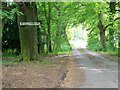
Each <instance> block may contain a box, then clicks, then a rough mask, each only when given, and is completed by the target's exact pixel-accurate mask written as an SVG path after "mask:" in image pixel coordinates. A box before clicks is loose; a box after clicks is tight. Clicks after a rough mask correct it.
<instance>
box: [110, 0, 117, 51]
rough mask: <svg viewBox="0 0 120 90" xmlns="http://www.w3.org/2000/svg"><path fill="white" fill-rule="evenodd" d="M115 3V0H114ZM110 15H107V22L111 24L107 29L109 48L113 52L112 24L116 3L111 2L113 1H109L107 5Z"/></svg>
mask: <svg viewBox="0 0 120 90" xmlns="http://www.w3.org/2000/svg"><path fill="white" fill-rule="evenodd" d="M114 1H115V0H114ZM109 9H110V12H109V13H110V14H109V20H110V23H111V26H110V27H109V48H110V49H112V50H114V48H115V47H114V43H115V42H114V29H113V22H114V16H115V13H116V11H115V10H116V2H113V0H111V1H110V4H109Z"/></svg>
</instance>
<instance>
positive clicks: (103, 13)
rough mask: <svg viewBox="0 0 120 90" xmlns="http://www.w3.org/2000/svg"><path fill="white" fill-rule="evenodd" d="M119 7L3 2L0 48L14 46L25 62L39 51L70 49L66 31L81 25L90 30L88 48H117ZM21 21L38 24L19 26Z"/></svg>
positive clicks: (115, 5)
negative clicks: (0, 43) (36, 23)
mask: <svg viewBox="0 0 120 90" xmlns="http://www.w3.org/2000/svg"><path fill="white" fill-rule="evenodd" d="M119 8H120V3H119V2H12V3H8V2H7V3H5V2H3V3H2V22H3V27H2V28H3V30H2V47H3V48H2V49H3V51H6V50H8V49H12V50H14V49H16V52H17V53H20V52H21V58H22V60H25V61H30V60H34V59H37V58H38V56H39V55H38V54H41V53H49V52H54V53H58V52H60V51H66V50H70V49H71V46H70V44H69V38H68V37H69V35H68V34H67V31H66V30H67V29H68V28H69V27H74V26H78V25H79V24H82V25H83V26H84V27H85V28H87V30H88V31H89V34H88V48H89V49H92V50H96V51H110V50H111V51H117V50H118V48H119V47H120V43H119V35H120V34H119V32H118V24H119V19H120V17H119V16H118V12H120V9H119ZM20 22H40V25H39V26H35V25H34V26H30V25H26V26H21V25H20Z"/></svg>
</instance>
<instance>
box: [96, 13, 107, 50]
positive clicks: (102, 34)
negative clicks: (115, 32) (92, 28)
mask: <svg viewBox="0 0 120 90" xmlns="http://www.w3.org/2000/svg"><path fill="white" fill-rule="evenodd" d="M98 19H99V22H98V29H99V30H100V43H101V49H102V50H103V51H105V50H106V44H105V41H106V40H105V29H104V26H103V24H102V13H101V12H100V13H99V14H98Z"/></svg>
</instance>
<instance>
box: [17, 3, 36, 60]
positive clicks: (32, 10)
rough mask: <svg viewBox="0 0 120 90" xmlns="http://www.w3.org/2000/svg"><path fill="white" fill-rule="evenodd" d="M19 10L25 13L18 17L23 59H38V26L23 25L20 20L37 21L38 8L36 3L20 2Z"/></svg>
mask: <svg viewBox="0 0 120 90" xmlns="http://www.w3.org/2000/svg"><path fill="white" fill-rule="evenodd" d="M17 5H18V10H19V11H20V12H22V13H23V14H24V15H21V16H19V17H18V24H19V36H20V44H21V58H22V60H23V61H32V60H36V59H38V47H37V42H38V41H37V26H36V25H25V26H21V25H20V22H36V21H37V8H36V3H35V2H32V3H29V2H18V3H17Z"/></svg>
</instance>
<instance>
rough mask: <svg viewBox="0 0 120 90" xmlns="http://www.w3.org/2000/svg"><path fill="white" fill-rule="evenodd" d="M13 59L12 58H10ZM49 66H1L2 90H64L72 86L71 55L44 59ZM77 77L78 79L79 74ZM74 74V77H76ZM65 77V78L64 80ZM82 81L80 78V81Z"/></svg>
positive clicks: (33, 64)
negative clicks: (39, 89) (54, 89)
mask: <svg viewBox="0 0 120 90" xmlns="http://www.w3.org/2000/svg"><path fill="white" fill-rule="evenodd" d="M9 59H10V58H9ZM12 59H13V58H12ZM42 59H43V60H46V61H49V62H50V64H39V63H30V64H23V63H19V64H15V65H3V66H2V87H3V88H61V87H62V88H64V87H69V86H71V87H72V86H73V85H74V83H75V81H76V80H77V79H78V78H76V80H72V79H73V78H72V77H77V76H75V74H74V73H75V72H76V69H75V68H72V67H73V66H74V60H73V57H72V56H71V55H58V56H51V57H44V58H42ZM78 74H79V77H80V75H81V74H80V73H78ZM78 74H76V75H78ZM66 76H67V78H66ZM65 78H66V79H65ZM80 81H82V78H81V80H80Z"/></svg>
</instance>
